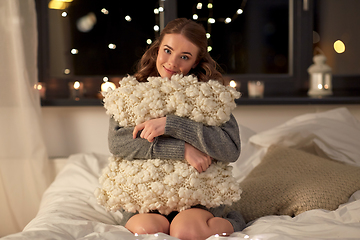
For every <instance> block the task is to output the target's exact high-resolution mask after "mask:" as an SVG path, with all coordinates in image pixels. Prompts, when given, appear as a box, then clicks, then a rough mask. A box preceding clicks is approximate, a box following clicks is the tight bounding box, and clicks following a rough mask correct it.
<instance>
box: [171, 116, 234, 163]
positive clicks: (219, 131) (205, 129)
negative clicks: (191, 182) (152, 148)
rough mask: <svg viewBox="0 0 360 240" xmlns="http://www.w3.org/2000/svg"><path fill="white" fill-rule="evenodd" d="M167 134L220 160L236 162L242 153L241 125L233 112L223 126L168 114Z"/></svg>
mask: <svg viewBox="0 0 360 240" xmlns="http://www.w3.org/2000/svg"><path fill="white" fill-rule="evenodd" d="M165 134H166V135H169V136H171V137H173V138H176V139H180V140H183V141H185V142H187V143H189V144H190V145H192V146H194V147H195V148H197V149H199V150H200V151H202V152H204V153H206V154H208V155H209V156H211V157H212V158H214V159H216V160H219V161H224V162H235V161H236V160H237V159H238V157H239V155H240V150H241V143H240V134H239V127H238V124H237V122H236V119H235V117H234V116H233V115H232V114H231V116H230V120H229V121H228V122H226V123H224V124H223V125H221V126H205V125H203V124H202V123H198V122H195V121H193V120H190V119H188V118H183V117H178V116H175V115H167V116H166V126H165Z"/></svg>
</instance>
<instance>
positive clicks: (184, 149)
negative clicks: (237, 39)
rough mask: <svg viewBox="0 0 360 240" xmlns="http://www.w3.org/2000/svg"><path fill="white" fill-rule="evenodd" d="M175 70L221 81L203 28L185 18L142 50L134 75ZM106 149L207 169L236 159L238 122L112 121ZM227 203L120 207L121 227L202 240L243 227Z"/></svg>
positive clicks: (131, 156) (139, 77)
mask: <svg viewBox="0 0 360 240" xmlns="http://www.w3.org/2000/svg"><path fill="white" fill-rule="evenodd" d="M173 74H183V75H184V76H185V75H189V74H193V75H195V76H197V77H198V80H199V81H203V82H206V81H208V80H210V79H213V80H218V81H221V82H222V76H221V74H220V72H219V71H218V70H217V63H216V62H215V61H214V60H213V59H212V58H211V57H210V55H209V53H208V52H207V38H206V32H205V29H204V28H203V27H202V26H201V25H199V24H197V23H195V22H193V21H191V20H188V19H176V20H174V21H172V22H170V23H168V24H167V26H166V27H165V28H164V30H163V31H162V32H161V35H160V37H159V39H157V40H156V41H155V42H154V43H153V45H152V46H151V47H150V48H149V49H148V50H147V51H146V52H145V54H144V55H143V57H142V59H141V61H140V62H139V65H138V72H137V73H136V74H135V77H136V78H137V80H138V81H146V79H147V78H148V77H149V76H161V77H163V78H169V79H170V78H171V76H172V75H173ZM109 148H110V152H111V153H112V154H114V155H116V156H120V157H122V158H124V159H127V160H132V159H150V158H160V159H174V160H183V159H185V160H187V162H188V163H189V164H190V165H191V166H193V167H194V168H195V169H196V170H197V171H198V172H200V173H201V172H203V171H206V169H207V168H208V167H209V166H210V165H211V162H212V159H216V160H218V161H225V162H234V161H236V160H237V158H238V157H239V154H240V137H239V129H238V125H237V122H236V120H235V118H234V116H232V115H231V117H230V120H229V121H228V122H226V123H225V124H223V125H221V126H219V127H217V126H211V127H209V126H205V125H203V124H201V123H198V122H195V121H192V120H190V119H188V118H182V117H178V116H175V115H167V116H165V117H161V118H157V119H152V120H149V121H146V122H144V123H142V124H139V125H137V126H135V127H120V126H119V125H118V124H117V122H116V121H115V120H114V119H112V118H111V119H110V130H109ZM225 209H226V208H225V206H220V207H217V208H211V209H206V208H205V207H203V206H200V205H198V206H194V207H192V208H190V209H187V210H184V211H181V212H179V213H178V212H173V213H171V214H170V215H168V216H164V215H161V214H159V213H157V212H150V213H145V214H133V213H128V212H124V211H123V215H124V220H125V221H126V224H125V227H126V228H127V229H128V230H130V231H131V232H133V233H137V234H151V233H157V232H163V233H166V234H169V235H171V236H174V237H177V238H180V239H206V238H208V237H209V236H211V235H214V234H223V233H226V234H231V233H233V232H234V231H241V230H242V229H243V228H244V226H245V223H244V220H243V219H242V216H241V215H240V214H239V213H237V212H234V211H230V212H229V211H228V210H225Z"/></svg>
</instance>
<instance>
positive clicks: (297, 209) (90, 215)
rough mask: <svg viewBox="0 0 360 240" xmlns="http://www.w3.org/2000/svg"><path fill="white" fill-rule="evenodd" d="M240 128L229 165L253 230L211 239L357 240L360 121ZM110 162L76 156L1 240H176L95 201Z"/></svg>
mask: <svg viewBox="0 0 360 240" xmlns="http://www.w3.org/2000/svg"><path fill="white" fill-rule="evenodd" d="M239 126H240V129H241V140H242V153H241V155H240V157H239V159H238V161H236V162H235V163H233V164H232V166H233V174H234V176H235V177H236V178H237V179H238V181H239V182H240V185H241V186H242V189H243V194H242V199H240V201H239V202H236V203H234V207H237V208H239V209H240V210H241V211H242V213H243V214H244V217H245V219H246V220H247V222H248V226H247V227H246V228H245V229H244V230H243V231H242V232H237V233H233V234H232V235H231V236H227V237H224V236H221V235H220V236H219V235H214V236H211V237H209V238H208V239H229V240H230V239H304V238H311V239H335V238H341V239H359V238H360V122H359V121H358V120H357V119H356V118H355V117H354V116H352V115H351V113H350V112H349V111H348V110H347V109H346V108H338V109H334V110H330V111H327V112H321V113H314V114H305V115H301V116H298V117H295V118H293V119H291V120H290V121H288V122H285V123H283V124H282V125H279V126H277V127H274V128H272V129H269V130H267V131H263V132H260V133H255V132H253V131H252V130H251V129H249V128H247V127H246V126H242V125H241V123H239ZM107 163H108V156H106V155H102V154H96V153H93V154H85V153H81V154H75V155H71V156H70V157H69V158H68V160H67V164H66V165H65V166H64V168H63V169H62V170H61V171H60V173H59V174H58V175H57V177H56V179H55V181H54V182H53V183H52V184H51V186H50V187H49V188H48V189H47V190H46V192H45V193H44V195H43V198H42V202H41V205H40V210H39V212H38V214H37V216H36V217H35V218H34V219H33V220H32V221H31V222H30V223H29V224H28V225H27V226H26V227H25V228H24V230H23V231H22V232H20V233H16V234H13V235H9V236H7V237H5V238H4V239H109V240H111V239H126V240H131V239H134V240H135V239H149V240H150V239H156V240H165V239H167V240H171V239H175V238H173V237H171V236H169V235H166V234H161V233H158V234H151V235H139V236H135V235H133V234H132V233H130V232H129V231H128V230H127V229H125V228H124V227H123V226H122V225H123V222H122V215H121V213H119V212H115V213H113V212H106V211H105V210H104V208H103V207H102V206H100V205H99V204H98V203H97V201H96V199H95V197H94V190H95V189H96V188H97V187H98V186H99V181H98V177H99V175H100V174H101V170H102V168H103V167H105V166H106V165H107ZM318 177H319V178H318Z"/></svg>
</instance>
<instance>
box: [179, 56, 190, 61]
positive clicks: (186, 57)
mask: <svg viewBox="0 0 360 240" xmlns="http://www.w3.org/2000/svg"><path fill="white" fill-rule="evenodd" d="M181 58H182V59H184V60H188V59H189V57H188V56H181Z"/></svg>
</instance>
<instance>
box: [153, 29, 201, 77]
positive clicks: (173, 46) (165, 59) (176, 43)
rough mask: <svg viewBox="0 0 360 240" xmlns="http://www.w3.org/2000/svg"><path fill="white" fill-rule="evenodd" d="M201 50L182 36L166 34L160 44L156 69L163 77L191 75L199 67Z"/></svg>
mask: <svg viewBox="0 0 360 240" xmlns="http://www.w3.org/2000/svg"><path fill="white" fill-rule="evenodd" d="M198 53H199V48H198V47H197V46H196V45H194V44H193V43H192V42H190V41H189V40H188V39H187V38H186V37H184V36H183V35H181V34H175V33H172V34H165V36H164V38H163V40H162V42H161V43H160V47H159V52H158V56H157V59H156V68H157V70H158V72H159V74H160V76H161V77H163V78H164V77H168V78H169V79H170V78H171V76H172V75H173V74H183V75H184V76H185V75H187V74H188V73H189V71H190V70H191V69H192V68H195V67H196V65H197V62H196V59H197V56H198Z"/></svg>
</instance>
